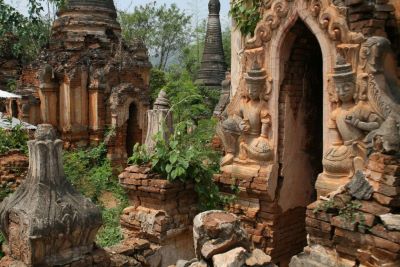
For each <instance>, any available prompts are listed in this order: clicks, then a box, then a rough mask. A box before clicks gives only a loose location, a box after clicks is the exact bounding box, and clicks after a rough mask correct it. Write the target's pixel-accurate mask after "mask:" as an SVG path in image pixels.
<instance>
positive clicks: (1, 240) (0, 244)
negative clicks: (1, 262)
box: [0, 232, 6, 259]
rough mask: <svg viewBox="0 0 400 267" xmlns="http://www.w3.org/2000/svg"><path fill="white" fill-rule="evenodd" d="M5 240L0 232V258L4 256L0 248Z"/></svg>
mask: <svg viewBox="0 0 400 267" xmlns="http://www.w3.org/2000/svg"><path fill="white" fill-rule="evenodd" d="M5 241H6V239H5V238H4V235H3V234H2V233H1V232H0V259H1V258H2V257H4V252H3V251H2V250H1V246H2V244H3V243H4V242H5Z"/></svg>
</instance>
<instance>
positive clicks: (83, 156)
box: [64, 143, 127, 247]
mask: <svg viewBox="0 0 400 267" xmlns="http://www.w3.org/2000/svg"><path fill="white" fill-rule="evenodd" d="M64 170H65V174H66V176H67V178H68V179H69V181H70V182H71V183H72V184H73V185H74V186H75V188H77V189H78V190H79V191H80V192H81V193H82V194H83V195H85V196H86V197H89V198H90V199H91V200H92V201H93V202H94V203H95V204H97V205H98V206H100V207H101V209H102V214H103V226H102V228H101V229H100V231H99V233H98V235H97V240H96V242H97V243H98V244H99V245H100V246H104V247H106V246H111V245H114V244H116V243H118V242H119V241H120V240H121V239H122V234H121V231H120V225H119V217H120V214H121V212H122V210H123V209H124V208H125V207H126V206H127V198H126V194H125V192H124V191H123V189H122V188H121V186H120V185H119V184H118V179H117V177H115V175H113V170H112V167H111V164H110V161H109V160H108V159H107V149H106V146H105V144H104V143H102V144H100V145H99V146H97V147H93V148H89V149H78V150H74V151H66V152H65V153H64ZM106 192H108V193H111V194H112V196H113V198H114V200H115V201H116V203H117V205H116V206H115V207H107V206H106V205H107V204H109V203H104V201H102V196H103V194H105V193H106Z"/></svg>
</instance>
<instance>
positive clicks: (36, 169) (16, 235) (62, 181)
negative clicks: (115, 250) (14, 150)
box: [0, 124, 102, 266]
mask: <svg viewBox="0 0 400 267" xmlns="http://www.w3.org/2000/svg"><path fill="white" fill-rule="evenodd" d="M28 146H29V155H30V157H29V171H28V175H27V178H26V182H25V183H24V184H22V185H21V186H20V187H19V188H18V190H17V191H16V192H15V193H14V194H13V195H11V196H10V197H8V198H6V199H5V200H4V201H3V202H2V203H1V205H0V218H1V225H0V230H1V231H2V233H3V234H4V236H5V237H6V240H7V242H8V245H9V249H8V251H9V255H8V256H10V257H9V258H12V259H14V260H16V261H19V262H22V263H24V264H26V265H28V266H66V265H68V266H70V265H69V264H71V263H73V262H77V261H78V262H80V263H81V262H82V261H83V262H85V264H86V265H77V266H93V264H94V263H90V264H89V263H88V262H86V260H87V257H88V255H89V254H90V253H91V252H92V251H93V244H94V239H95V237H96V233H97V231H98V230H99V228H100V226H101V225H102V219H101V213H100V210H99V208H97V207H96V206H95V205H94V204H93V203H92V202H91V201H90V200H89V199H87V198H85V197H83V196H82V195H81V194H80V193H78V192H77V191H75V189H74V188H73V187H72V186H71V184H70V183H69V182H68V181H67V180H66V178H65V175H64V170H63V165H62V155H61V153H62V146H63V144H62V141H61V140H56V133H55V130H54V129H53V127H52V126H51V125H49V124H41V125H39V126H38V129H37V132H36V134H35V140H33V141H29V142H28ZM0 265H1V264H0ZM18 266H19V265H18ZM74 266H75V265H74Z"/></svg>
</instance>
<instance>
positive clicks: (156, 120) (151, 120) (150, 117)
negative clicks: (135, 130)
mask: <svg viewBox="0 0 400 267" xmlns="http://www.w3.org/2000/svg"><path fill="white" fill-rule="evenodd" d="M147 123H148V124H147V135H146V141H145V145H146V148H147V151H148V152H153V151H154V148H155V145H156V143H155V142H154V136H155V135H156V134H158V133H160V132H161V134H162V136H163V138H164V140H166V141H167V140H168V138H169V135H170V134H171V133H172V132H173V120H172V112H171V110H170V105H169V100H168V96H167V93H166V92H165V91H164V90H161V91H160V93H159V94H158V97H157V99H156V101H155V102H154V106H153V110H149V111H147Z"/></svg>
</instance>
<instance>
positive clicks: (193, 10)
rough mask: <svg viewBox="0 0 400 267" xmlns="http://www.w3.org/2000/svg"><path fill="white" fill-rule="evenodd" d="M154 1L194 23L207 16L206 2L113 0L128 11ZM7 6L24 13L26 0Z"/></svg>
mask: <svg viewBox="0 0 400 267" xmlns="http://www.w3.org/2000/svg"><path fill="white" fill-rule="evenodd" d="M153 1H156V2H157V3H159V4H167V5H170V4H172V3H175V4H176V5H178V7H179V8H180V9H183V10H185V11H186V13H187V14H191V15H192V16H193V19H194V22H195V20H196V18H197V19H198V20H199V21H200V20H202V19H204V18H207V14H208V0H114V3H115V5H116V7H117V9H119V10H124V11H129V10H133V8H134V7H135V6H138V5H144V4H147V3H149V2H153ZM229 1H230V0H220V2H221V13H220V15H221V23H222V25H223V27H226V26H228V25H230V19H229V17H228V12H229ZM5 2H6V3H7V4H11V5H12V6H14V7H15V8H17V9H18V10H20V11H21V12H24V13H26V6H27V3H28V0H5Z"/></svg>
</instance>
